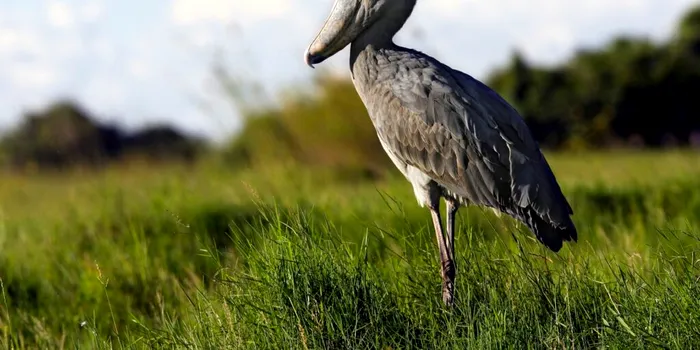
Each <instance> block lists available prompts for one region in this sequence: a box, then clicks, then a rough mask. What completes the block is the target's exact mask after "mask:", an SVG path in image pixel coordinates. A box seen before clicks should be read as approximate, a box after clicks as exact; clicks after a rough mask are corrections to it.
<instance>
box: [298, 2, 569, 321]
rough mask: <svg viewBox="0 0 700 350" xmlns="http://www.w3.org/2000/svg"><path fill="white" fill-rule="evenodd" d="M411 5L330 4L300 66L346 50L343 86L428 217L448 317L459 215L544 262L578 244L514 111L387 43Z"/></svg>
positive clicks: (560, 197) (475, 83) (425, 58)
mask: <svg viewBox="0 0 700 350" xmlns="http://www.w3.org/2000/svg"><path fill="white" fill-rule="evenodd" d="M416 1H417V0H335V2H334V4H333V7H332V9H331V10H330V14H329V15H328V17H327V19H326V21H325V23H324V24H323V26H322V27H321V29H320V31H319V32H318V34H317V35H316V36H315V37H314V39H313V40H312V41H311V43H310V44H309V46H308V47H307V48H306V50H305V52H304V61H305V63H306V64H307V65H308V66H310V67H311V68H314V66H315V65H318V64H320V63H322V62H324V61H325V60H326V59H328V58H330V57H332V56H334V55H335V54H336V53H338V52H339V51H341V50H343V49H344V48H345V47H347V46H348V45H349V46H350V76H351V79H352V83H353V85H354V87H355V90H356V91H357V93H358V95H359V97H360V99H361V100H362V102H363V104H364V106H365V108H366V109H367V113H368V115H369V117H370V119H371V122H372V124H373V125H374V128H375V129H376V133H377V137H378V139H379V142H380V144H381V146H382V148H383V149H384V151H385V152H386V154H387V155H388V157H389V158H390V159H391V161H392V162H393V164H394V165H395V166H396V167H397V168H398V170H399V171H400V172H401V173H402V174H403V176H404V177H405V178H406V179H407V180H408V181H409V182H410V183H411V185H412V187H413V192H414V195H415V197H416V200H417V201H418V204H419V206H420V207H423V208H426V207H427V208H428V209H429V210H430V214H431V217H432V223H433V226H434V231H435V237H436V240H437V245H438V249H439V255H440V275H441V278H442V301H443V303H444V304H445V305H446V306H448V307H451V306H454V304H455V279H456V275H457V266H456V264H455V255H454V233H455V215H456V213H457V211H458V210H459V209H460V208H461V207H463V206H467V205H474V206H483V207H486V208H491V209H492V210H494V211H496V212H497V213H505V214H507V215H510V216H511V217H513V218H515V219H516V220H519V221H520V222H522V223H523V224H525V225H526V226H527V227H528V228H529V229H530V231H531V232H532V233H533V234H534V235H535V237H536V238H537V239H538V241H539V242H540V243H542V244H543V245H544V246H546V247H547V248H549V249H550V250H552V251H553V252H559V250H560V249H561V248H562V246H563V242H565V241H569V242H576V241H577V240H578V234H577V230H576V226H575V225H574V223H573V221H572V218H571V217H572V215H573V209H572V208H571V205H570V204H569V202H568V201H567V199H566V197H565V196H564V194H563V193H562V191H561V188H560V187H559V184H558V183H557V180H556V178H555V176H554V173H553V172H552V169H551V168H550V166H549V164H548V162H547V160H546V159H545V157H544V155H543V154H542V152H541V150H540V147H539V144H538V143H537V141H536V140H535V139H534V137H533V136H532V134H531V132H530V130H529V128H528V126H527V124H526V123H525V121H524V119H523V118H522V116H521V115H520V114H519V113H518V111H517V110H516V109H515V108H514V107H513V106H511V105H510V104H509V103H508V102H507V101H506V100H505V99H504V98H503V97H502V96H500V95H499V94H498V93H497V92H495V91H494V90H492V89H491V88H489V87H488V86H487V85H485V84H484V83H482V82H480V81H479V80H477V79H475V78H473V77H472V76H470V75H468V74H466V73H463V72H461V71H459V70H456V69H453V68H450V67H449V66H447V65H446V64H444V63H442V62H440V61H438V60H437V59H436V58H433V57H432V56H430V55H428V54H425V53H423V52H421V51H417V50H414V49H410V48H405V47H402V46H399V45H398V44H396V43H395V42H394V36H395V35H396V34H397V33H398V32H399V30H400V29H401V28H402V27H403V26H404V24H405V23H406V21H407V20H408V18H409V17H410V16H411V14H412V12H413V10H414V7H415V5H416ZM441 199H444V201H445V203H446V204H445V214H446V222H445V225H444V226H443V224H442V218H441V215H440V203H441V202H440V201H441Z"/></svg>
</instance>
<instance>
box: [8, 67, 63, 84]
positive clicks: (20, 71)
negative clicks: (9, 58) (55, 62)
mask: <svg viewBox="0 0 700 350" xmlns="http://www.w3.org/2000/svg"><path fill="white" fill-rule="evenodd" d="M5 74H6V75H8V76H9V80H10V81H11V82H12V85H13V87H14V88H18V89H45V88H47V87H50V86H51V85H53V84H55V83H56V81H57V80H58V74H57V71H56V69H55V67H53V66H51V65H50V64H46V63H40V64H34V63H32V64H29V63H16V64H14V65H12V66H11V68H10V69H9V70H7V71H6V73H5Z"/></svg>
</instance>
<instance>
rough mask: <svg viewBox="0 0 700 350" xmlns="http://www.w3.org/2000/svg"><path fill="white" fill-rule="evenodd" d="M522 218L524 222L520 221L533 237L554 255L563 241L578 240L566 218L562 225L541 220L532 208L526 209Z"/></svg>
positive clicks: (570, 222) (574, 228)
mask: <svg viewBox="0 0 700 350" xmlns="http://www.w3.org/2000/svg"><path fill="white" fill-rule="evenodd" d="M523 216H524V218H523V219H524V220H522V221H523V222H524V223H525V224H526V225H527V226H528V227H529V228H530V230H531V231H532V233H534V234H535V237H537V239H538V240H539V241H540V242H542V244H544V245H545V246H547V248H549V249H551V250H552V251H554V252H555V253H556V252H558V251H559V250H560V249H561V247H562V245H563V243H564V241H574V242H576V241H577V240H578V233H577V231H576V226H574V223H573V221H571V218H570V217H568V216H567V218H566V222H565V223H562V224H558V223H553V222H551V221H549V220H544V219H542V218H541V217H540V216H539V215H538V213H537V212H536V211H535V210H534V209H532V208H528V209H526V211H525V215H523Z"/></svg>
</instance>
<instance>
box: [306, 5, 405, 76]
mask: <svg viewBox="0 0 700 350" xmlns="http://www.w3.org/2000/svg"><path fill="white" fill-rule="evenodd" d="M415 2H416V0H335V3H334V4H333V8H332V9H331V13H330V15H329V16H328V19H326V22H325V23H324V24H323V27H322V28H321V30H320V31H319V32H318V34H317V35H316V38H314V40H313V41H312V42H311V45H309V47H308V48H307V49H306V52H304V60H305V61H306V64H308V65H309V66H310V67H311V68H313V65H314V64H319V63H321V62H323V61H325V60H326V59H327V58H329V57H331V56H333V55H335V54H336V53H337V52H338V51H340V50H342V49H343V48H345V47H346V46H348V45H349V44H350V43H351V42H353V41H354V40H355V39H356V38H357V37H358V36H360V34H362V33H363V32H364V31H365V30H366V29H367V28H370V27H371V26H372V25H373V24H374V23H376V22H377V21H378V20H380V19H382V18H390V17H392V16H394V14H395V13H399V12H401V13H402V12H404V11H398V10H400V9H402V8H406V7H408V6H410V9H412V8H413V5H414V4H415ZM409 14H410V11H409ZM406 17H408V14H407V15H406ZM403 20H405V18H404V19H403ZM401 24H403V21H402V23H401ZM399 27H400V26H399ZM396 30H398V28H396ZM393 34H395V33H391V35H392V36H393Z"/></svg>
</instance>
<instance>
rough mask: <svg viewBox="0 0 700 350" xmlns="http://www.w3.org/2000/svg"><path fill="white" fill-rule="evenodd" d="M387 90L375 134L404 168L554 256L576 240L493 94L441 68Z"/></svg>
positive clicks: (554, 187) (567, 210)
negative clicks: (531, 237) (497, 214)
mask: <svg viewBox="0 0 700 350" xmlns="http://www.w3.org/2000/svg"><path fill="white" fill-rule="evenodd" d="M423 69H424V71H423V72H422V75H419V76H418V77H417V78H414V77H413V76H411V77H412V79H413V81H412V82H407V81H403V82H402V83H401V84H388V85H387V86H385V87H384V88H386V89H389V90H391V93H390V94H383V96H386V97H387V98H388V99H389V100H388V101H387V102H386V103H388V106H387V107H388V108H385V109H384V111H385V113H389V114H394V115H386V116H385V117H383V118H375V119H376V120H375V121H374V122H375V127H376V128H377V133H378V135H379V137H381V138H382V140H383V142H384V143H385V144H387V145H389V147H391V148H392V152H394V153H395V154H397V155H398V156H399V157H401V159H402V160H403V161H405V162H406V163H407V164H410V165H412V166H414V167H416V168H418V169H420V170H422V171H424V172H425V173H427V174H429V175H430V176H431V177H432V178H433V180H434V181H436V182H437V183H439V184H440V185H441V186H443V187H444V188H445V189H447V190H448V191H449V192H451V193H453V194H454V195H456V196H458V197H460V198H461V199H464V200H466V201H468V202H470V203H473V204H478V205H485V206H488V207H491V208H494V209H498V210H500V211H502V212H505V213H507V214H509V215H511V216H513V217H515V218H517V219H519V220H521V221H523V222H524V223H526V224H527V225H528V226H529V227H530V229H531V230H532V231H533V232H534V233H535V235H536V236H537V237H538V238H539V239H540V241H542V242H543V243H544V244H546V245H547V246H549V247H550V248H551V249H553V250H555V251H557V250H559V248H561V244H562V243H561V241H562V240H571V239H573V240H576V239H577V233H576V229H575V227H574V225H573V222H572V221H571V218H570V215H571V214H573V211H572V210H571V206H570V205H569V203H568V202H567V200H566V198H565V197H564V195H563V194H562V192H561V189H560V188H559V185H558V184H557V182H556V179H555V177H554V174H553V173H552V171H551V169H550V167H549V165H548V164H547V161H546V160H545V159H544V156H543V155H542V153H541V151H540V149H539V146H538V145H537V143H536V142H535V141H534V139H533V138H532V136H531V134H530V132H529V129H528V128H527V126H526V124H525V123H524V121H523V120H522V118H521V117H520V116H519V114H518V113H517V111H515V109H514V108H513V107H511V106H510V105H509V104H508V103H507V102H506V101H505V100H503V99H502V98H501V97H500V96H498V95H497V94H496V93H495V92H494V91H493V90H491V89H490V88H488V87H487V86H485V85H483V84H482V83H480V82H478V81H477V80H475V79H473V78H472V77H470V76H468V75H466V74H464V73H462V72H458V71H455V70H452V69H450V68H449V67H446V66H436V65H431V66H427V67H425V68H423Z"/></svg>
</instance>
